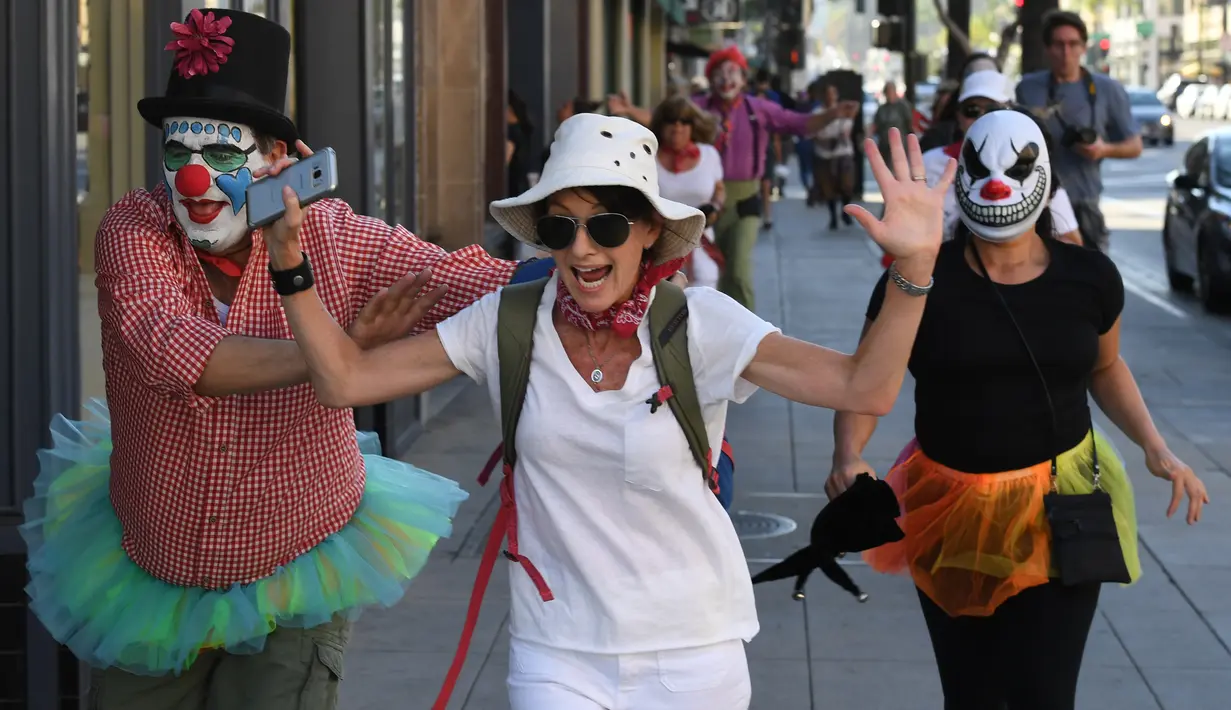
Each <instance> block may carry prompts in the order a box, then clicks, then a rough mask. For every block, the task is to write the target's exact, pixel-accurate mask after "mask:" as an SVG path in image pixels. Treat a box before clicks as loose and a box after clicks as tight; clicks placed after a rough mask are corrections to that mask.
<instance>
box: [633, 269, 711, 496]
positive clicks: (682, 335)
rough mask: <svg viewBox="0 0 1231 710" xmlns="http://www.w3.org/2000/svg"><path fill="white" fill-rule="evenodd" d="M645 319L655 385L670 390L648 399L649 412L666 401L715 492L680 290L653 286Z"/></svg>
mask: <svg viewBox="0 0 1231 710" xmlns="http://www.w3.org/2000/svg"><path fill="white" fill-rule="evenodd" d="M649 318H650V351H651V353H652V354H653V356H654V369H655V370H657V371H658V383H659V384H660V385H662V387H663V388H664V389H665V388H668V387H670V388H671V391H670V393H669V394H667V393H665V392H664V391H663V390H659V392H658V393H656V394H655V395H654V396H653V397H651V398H650V401H649V404H650V407H651V411H652V410H653V409H657V408H658V406H659V405H661V404H662V403H663V400H666V403H667V405H668V406H670V407H671V413H672V414H674V415H675V419H676V421H678V422H679V423H680V428H681V429H683V430H684V438H685V439H687V440H688V448H689V449H690V450H692V457H693V460H695V461H696V462H697V465H698V466H700V467H701V474H702V475H703V476H704V477H705V481H706V484H707V485H709V487H710V488H711V489H716V487H717V484H718V481H717V478H716V477H715V475H714V470H713V466H711V464H710V446H709V435H708V434H707V433H706V431H705V419H703V418H702V416H701V400H700V399H699V398H698V397H697V383H696V380H694V379H693V373H692V359H691V358H690V357H689V356H688V298H687V297H686V296H685V295H684V289H682V288H680V287H679V286H676V285H675V284H673V283H671V282H669V281H660V282H659V283H658V285H657V286H656V287H655V291H654V303H652V304H651V305H650V314H649Z"/></svg>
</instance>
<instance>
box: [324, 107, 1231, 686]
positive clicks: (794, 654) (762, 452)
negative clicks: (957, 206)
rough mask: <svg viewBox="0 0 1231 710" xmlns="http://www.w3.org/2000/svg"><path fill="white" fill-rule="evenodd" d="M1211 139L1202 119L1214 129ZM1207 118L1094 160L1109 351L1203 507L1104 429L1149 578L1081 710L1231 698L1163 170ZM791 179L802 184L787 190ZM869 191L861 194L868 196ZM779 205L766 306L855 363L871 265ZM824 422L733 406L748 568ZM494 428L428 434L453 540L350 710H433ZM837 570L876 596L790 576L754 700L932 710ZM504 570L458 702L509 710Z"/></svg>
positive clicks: (852, 240) (1218, 556)
mask: <svg viewBox="0 0 1231 710" xmlns="http://www.w3.org/2000/svg"><path fill="white" fill-rule="evenodd" d="M1211 125H1212V124H1211ZM1201 128H1202V126H1201V125H1199V124H1196V123H1188V122H1185V123H1183V124H1182V125H1181V126H1180V131H1179V134H1178V136H1177V143H1176V145H1175V146H1174V147H1170V148H1147V149H1146V153H1145V155H1144V156H1143V157H1142V158H1141V159H1139V160H1137V161H1133V162H1127V163H1119V164H1116V163H1113V162H1109V163H1108V164H1107V165H1106V166H1105V168H1104V175H1105V178H1106V184H1107V195H1106V201H1105V204H1104V209H1105V212H1106V213H1107V218H1108V221H1109V224H1110V226H1111V228H1112V230H1113V235H1112V245H1113V246H1112V255H1113V257H1114V259H1115V261H1116V263H1117V264H1118V265H1119V267H1120V269H1121V271H1122V273H1123V276H1124V282H1125V287H1126V290H1127V304H1126V307H1125V311H1124V316H1123V344H1122V347H1123V352H1124V357H1125V359H1126V360H1127V361H1128V363H1129V365H1130V367H1132V369H1133V371H1134V372H1135V374H1136V376H1137V379H1138V382H1139V383H1140V385H1141V388H1142V390H1143V392H1144V394H1145V397H1146V399H1147V401H1148V403H1149V404H1150V406H1151V408H1152V412H1153V414H1154V417H1155V420H1156V421H1157V423H1158V425H1159V427H1160V429H1161V430H1162V432H1163V433H1164V435H1165V436H1166V437H1167V439H1168V441H1169V443H1170V444H1171V446H1172V448H1173V449H1174V450H1175V451H1176V453H1177V454H1178V455H1179V456H1180V457H1181V458H1183V459H1184V460H1185V461H1186V462H1187V463H1189V464H1190V465H1191V466H1192V467H1193V468H1194V469H1195V470H1196V471H1197V472H1198V473H1200V474H1201V475H1202V476H1203V477H1204V479H1205V481H1206V484H1207V486H1208V487H1209V491H1210V497H1211V501H1212V504H1211V506H1210V507H1208V508H1207V510H1206V513H1205V515H1204V519H1203V521H1202V522H1201V523H1200V524H1199V525H1198V526H1196V527H1193V528H1189V527H1188V526H1186V525H1185V523H1184V522H1183V520H1182V516H1177V519H1173V520H1168V519H1166V518H1165V515H1164V512H1165V509H1166V506H1167V501H1168V498H1169V495H1170V487H1169V486H1168V485H1167V484H1165V483H1163V482H1161V481H1158V480H1156V479H1153V478H1151V477H1150V476H1149V474H1148V473H1147V472H1146V471H1145V468H1144V466H1143V465H1142V456H1141V453H1140V451H1139V450H1138V449H1135V448H1134V447H1133V446H1132V445H1131V443H1130V442H1128V441H1127V440H1126V439H1125V438H1124V437H1123V436H1122V435H1120V434H1119V432H1118V431H1116V430H1114V429H1113V427H1112V426H1111V425H1110V423H1109V422H1107V421H1106V419H1105V418H1103V417H1101V415H1099V419H1100V424H1101V425H1102V426H1103V428H1104V429H1105V430H1107V431H1108V432H1110V433H1111V436H1112V438H1113V440H1114V441H1115V442H1116V444H1117V446H1118V447H1119V448H1120V451H1121V453H1122V454H1123V455H1124V456H1125V459H1126V461H1127V463H1128V464H1129V469H1130V473H1131V476H1132V478H1133V481H1134V484H1135V486H1136V497H1137V506H1138V514H1139V519H1140V535H1141V544H1142V562H1143V566H1144V570H1145V574H1144V577H1143V578H1142V580H1141V581H1140V582H1139V583H1138V584H1137V585H1135V586H1133V587H1129V588H1119V587H1112V586H1108V587H1105V588H1104V591H1103V596H1102V600H1101V603H1100V611H1099V614H1098V617H1097V619H1096V622H1095V625H1094V629H1093V632H1092V635H1091V638H1090V641H1089V644H1088V646H1087V653H1086V663H1085V666H1084V670H1083V674H1082V679H1081V690H1080V698H1079V703H1078V706H1079V707H1080V708H1082V709H1083V710H1102V709H1104V708H1116V709H1117V710H1160V709H1165V710H1206V709H1209V710H1213V709H1215V708H1218V709H1222V708H1226V707H1227V706H1228V698H1229V697H1231V648H1229V644H1231V594H1228V591H1229V590H1231V559H1229V558H1228V553H1227V550H1228V544H1227V543H1228V541H1229V539H1231V537H1229V536H1231V515H1228V513H1227V508H1226V506H1227V505H1228V501H1231V479H1229V478H1228V472H1231V320H1228V319H1225V318H1218V317H1213V316H1209V315H1206V314H1205V313H1203V312H1202V310H1201V309H1200V306H1199V305H1198V304H1197V303H1196V302H1195V301H1194V300H1193V299H1192V298H1191V297H1185V296H1177V295H1173V294H1171V293H1169V291H1168V289H1167V283H1166V276H1165V273H1164V270H1163V265H1162V250H1161V247H1160V240H1159V230H1160V228H1161V226H1162V216H1163V215H1162V210H1163V200H1164V193H1163V190H1164V182H1163V176H1164V175H1165V174H1166V172H1167V171H1169V170H1171V169H1173V168H1174V167H1175V166H1176V165H1177V164H1178V162H1179V160H1180V157H1181V156H1182V154H1183V151H1184V149H1185V146H1186V142H1187V141H1188V140H1189V139H1191V137H1192V136H1193V135H1194V134H1195V133H1196V132H1197V131H1199V130H1200V129H1201ZM793 179H794V177H793ZM870 188H871V189H869V190H868V191H867V196H868V199H869V201H875V200H876V196H875V186H870ZM786 193H787V194H786V199H784V200H782V201H780V202H778V203H776V204H775V205H774V223H775V226H774V229H773V230H772V231H770V232H762V235H763V236H762V239H761V241H760V243H759V245H758V247H757V253H756V255H757V299H758V310H759V312H760V313H761V314H762V315H763V316H764V317H766V318H768V319H769V320H771V321H773V322H774V323H776V324H778V325H780V326H781V327H782V328H783V330H784V331H785V332H786V333H787V334H789V335H793V336H796V337H800V338H804V339H807V340H811V341H814V342H818V343H822V344H825V345H829V346H833V347H836V348H840V349H843V350H847V351H850V350H851V349H853V348H854V346H855V344H856V340H857V338H858V334H859V329H860V326H861V325H862V323H863V312H864V307H865V305H866V303H867V299H868V295H869V292H870V289H871V288H872V286H873V284H874V283H875V281H876V279H877V277H878V276H879V274H880V271H881V267H880V265H879V260H878V256H879V254H878V253H877V252H875V251H874V249H873V248H869V247H870V242H868V240H867V239H866V238H865V237H864V236H863V234H862V232H860V231H859V230H858V229H857V228H854V227H851V228H844V229H841V230H839V231H836V232H830V231H828V230H827V229H826V228H825V225H826V223H827V221H828V217H827V215H825V214H824V213H823V212H822V211H819V210H808V209H807V208H805V206H804V203H803V201H802V199H799V198H801V197H802V191H801V190H800V189H799V187H798V186H797V185H795V186H789V187H788V189H787V191H786ZM910 388H911V384H910V382H909V381H908V383H907V385H906V387H905V388H904V391H903V393H902V396H901V397H900V399H899V401H898V404H897V406H896V408H895V409H894V411H893V413H892V414H891V415H890V416H888V417H886V418H885V419H884V420H883V421H882V423H881V425H880V427H879V430H878V431H877V433H876V435H875V437H874V438H873V439H872V442H871V444H870V446H869V449H868V459H869V462H870V463H871V464H872V465H873V466H874V467H876V469H877V471H878V472H880V473H884V471H885V469H886V468H887V467H888V465H889V464H890V463H892V461H893V460H894V458H895V457H896V454H897V452H898V450H899V449H900V448H901V446H902V445H903V444H904V443H905V441H906V440H907V439H908V438H909V437H910V435H911V430H912V416H913V411H912V410H913V407H912V404H911V403H912V395H911V390H910ZM831 424H832V415H831V413H830V412H828V411H825V410H820V409H813V408H808V407H804V406H799V405H793V404H788V403H787V402H785V401H784V400H782V399H779V398H777V397H775V396H772V395H769V394H766V393H760V394H757V395H756V396H754V397H753V398H752V399H751V400H750V401H749V402H748V403H747V404H745V405H743V406H738V407H733V408H732V409H731V412H730V418H729V421H728V434H729V436H730V438H731V440H732V443H733V444H734V449H735V459H736V501H735V506H734V510H736V511H738V512H736V513H735V520H736V523H737V527H738V529H739V530H740V531H741V535H742V537H743V539H744V546H745V552H746V555H747V558H748V562H749V567H750V569H752V570H753V571H756V570H759V569H761V568H763V567H764V566H766V565H767V564H770V563H772V562H773V561H776V560H778V559H781V558H782V557H784V556H785V555H787V554H789V553H790V552H791V551H793V550H795V549H796V548H798V547H800V546H802V545H803V544H804V543H805V540H806V536H807V529H808V526H809V524H810V522H811V520H812V517H813V515H814V514H815V513H816V511H817V510H818V509H819V508H820V507H821V506H822V505H823V504H824V501H825V498H824V494H823V493H822V486H823V484H824V481H825V477H826V475H827V474H828V471H829V460H830V455H831V450H832V442H831ZM498 437H499V434H498V427H497V424H496V421H495V418H494V417H493V415H492V412H491V409H490V406H489V405H488V402H487V399H486V396H485V394H484V393H483V392H482V391H481V390H480V389H479V388H477V387H473V386H471V387H468V388H467V389H466V391H465V392H464V393H463V394H461V395H460V396H458V398H457V399H455V400H454V401H453V402H452V404H450V405H449V407H448V408H447V409H446V410H445V412H444V413H443V415H442V416H440V417H439V418H438V419H435V420H433V421H432V422H431V423H430V424H429V427H428V431H427V433H426V434H425V435H424V436H423V437H422V438H421V439H420V440H419V442H418V444H417V446H416V447H415V450H414V452H413V453H412V454H411V456H410V457H409V458H410V460H411V461H412V462H413V463H415V464H417V465H419V466H421V467H423V468H426V469H429V470H432V471H435V472H437V473H440V474H442V475H445V476H449V477H451V478H454V479H457V480H459V481H461V482H462V484H463V485H464V486H465V487H466V488H467V490H469V491H471V493H472V497H471V499H470V500H469V501H468V502H467V503H466V504H465V505H464V506H463V509H462V512H461V513H460V517H459V519H458V521H457V526H456V530H455V533H454V535H453V537H452V538H451V539H449V540H445V541H442V543H441V544H440V546H439V548H438V550H437V553H436V554H435V555H434V556H433V559H432V561H431V563H430V564H429V566H428V568H427V569H426V570H425V572H424V573H423V575H422V576H421V577H420V579H418V580H417V581H416V583H415V584H414V585H413V586H412V588H411V591H410V593H409V595H408V597H407V599H406V600H405V601H403V603H402V604H401V605H399V606H398V607H396V608H394V609H391V610H386V611H379V612H369V613H368V614H367V615H365V616H364V617H363V619H362V620H361V621H360V623H359V624H358V627H357V629H356V630H355V633H354V636H353V640H352V643H351V648H350V650H349V652H348V654H347V658H346V664H347V670H346V676H345V682H344V684H343V703H342V707H343V708H346V709H347V710H367V709H371V710H376V709H377V708H380V709H381V710H384V709H385V708H390V707H407V708H425V707H428V706H429V705H430V703H431V699H432V698H433V697H434V696H435V693H436V691H437V689H438V688H439V685H440V681H441V679H442V678H443V677H444V674H445V670H446V668H447V666H448V663H449V660H450V656H451V653H452V650H453V649H454V648H455V646H456V643H457V639H458V635H459V632H460V630H461V627H462V619H463V616H464V612H465V607H466V603H467V600H468V598H469V594H470V589H471V586H472V583H473V580H474V576H475V572H476V569H477V566H478V558H479V555H480V553H481V550H482V545H483V543H484V541H485V539H486V537H487V531H488V529H489V528H490V525H491V521H492V519H493V517H494V514H495V509H496V504H497V501H498V496H497V495H496V491H495V490H494V489H495V486H491V487H490V488H491V490H484V489H479V488H478V487H477V485H476V484H475V483H474V478H475V476H476V475H477V474H478V471H479V469H480V468H481V467H482V465H483V463H484V461H485V460H486V458H487V456H488V454H489V453H490V451H491V448H492V447H494V446H495V445H496V443H497V441H498ZM848 564H849V567H848V568H849V569H850V571H851V573H852V575H853V576H854V577H855V578H856V582H857V583H858V584H860V585H861V586H863V588H864V589H865V591H867V592H868V593H869V594H870V599H869V600H868V601H867V603H865V604H860V603H858V602H857V601H856V600H855V599H854V598H853V597H851V596H850V595H848V594H847V593H845V592H843V591H841V590H840V589H838V588H837V587H836V586H834V585H832V584H831V583H829V582H828V581H827V580H826V579H825V578H824V577H822V576H820V575H817V576H815V577H814V578H813V580H812V581H811V582H810V584H809V586H808V588H807V592H808V596H807V599H806V600H805V601H804V602H802V603H801V602H796V601H793V600H792V599H791V596H790V592H791V583H790V582H789V581H783V582H778V583H773V584H768V585H763V586H760V587H758V588H757V600H758V607H759V612H760V618H761V633H760V635H759V636H757V637H756V638H755V639H754V640H753V641H752V643H751V644H749V646H748V655H749V658H750V663H751V668H752V678H753V689H754V690H753V698H754V699H753V705H752V707H753V708H756V709H760V710H766V709H774V710H795V709H796V708H815V709H817V710H899V709H901V710H916V709H918V710H931V709H937V710H938V709H939V708H940V707H941V704H942V700H941V695H940V688H939V681H938V678H937V675H936V670H935V666H934V663H933V661H932V651H931V647H930V644H929V641H928V637H927V634H926V631H925V629H924V624H923V619H922V616H921V614H920V612H919V609H918V600H917V599H916V597H915V592H914V589H913V588H912V585H911V583H910V582H909V580H906V579H904V578H898V577H887V576H881V575H877V574H874V573H872V572H871V571H870V570H868V569H867V568H866V567H864V566H862V565H861V564H860V563H859V562H858V561H857V560H853V561H850V562H849V563H848ZM508 567H509V564H508V563H507V562H505V561H504V560H501V561H499V562H498V566H497V574H496V575H495V577H494V579H493V582H492V585H491V588H490V590H489V592H488V595H487V602H486V604H485V605H484V610H483V615H482V617H481V619H480V621H479V624H478V629H477V631H476V634H475V638H474V643H473V646H472V648H471V652H470V656H469V659H468V663H467V667H466V669H465V671H464V672H463V674H462V679H461V682H460V683H459V686H458V690H457V692H456V694H455V696H454V701H453V703H452V704H451V705H450V707H452V708H468V709H471V710H502V709H503V708H507V707H508V704H507V700H506V693H505V688H504V679H505V675H506V673H507V668H508V664H507V642H508V637H507V630H506V627H507V624H506V622H507V615H508V604H509V602H508V589H507V573H508Z"/></svg>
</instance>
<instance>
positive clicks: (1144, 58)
mask: <svg viewBox="0 0 1231 710" xmlns="http://www.w3.org/2000/svg"><path fill="white" fill-rule="evenodd" d="M1188 1H1189V0H1119V1H1118V2H1116V3H1110V4H1103V5H1099V6H1097V7H1098V10H1097V11H1096V12H1094V13H1088V14H1087V15H1086V16H1085V18H1084V19H1085V20H1086V22H1087V24H1088V25H1089V27H1090V29H1091V32H1092V35H1093V36H1094V39H1092V43H1093V42H1098V41H1100V40H1101V39H1103V38H1106V39H1107V41H1108V43H1109V44H1108V50H1107V55H1106V64H1107V68H1108V73H1109V74H1110V75H1111V76H1112V77H1114V78H1115V79H1117V80H1119V81H1120V82H1122V83H1124V84H1127V85H1134V86H1147V87H1151V88H1158V87H1159V86H1161V85H1162V83H1163V81H1164V80H1166V78H1167V76H1169V75H1170V74H1172V73H1174V72H1178V71H1180V70H1181V68H1182V51H1181V49H1182V45H1183V32H1184V24H1185V2H1188Z"/></svg>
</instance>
